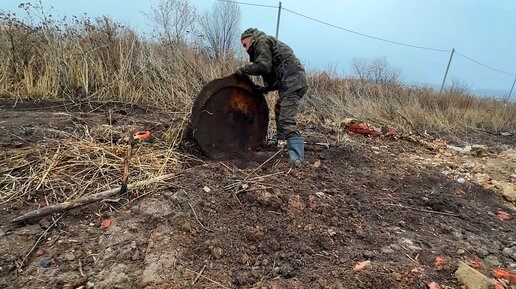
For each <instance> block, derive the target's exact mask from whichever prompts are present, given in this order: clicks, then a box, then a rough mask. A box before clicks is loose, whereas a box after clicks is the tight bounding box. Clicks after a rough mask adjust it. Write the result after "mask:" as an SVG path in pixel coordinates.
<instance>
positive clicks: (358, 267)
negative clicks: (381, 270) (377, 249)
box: [353, 260, 371, 270]
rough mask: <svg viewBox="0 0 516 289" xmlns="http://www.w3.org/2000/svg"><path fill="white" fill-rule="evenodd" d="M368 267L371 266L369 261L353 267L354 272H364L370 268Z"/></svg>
mask: <svg viewBox="0 0 516 289" xmlns="http://www.w3.org/2000/svg"><path fill="white" fill-rule="evenodd" d="M368 266H371V261H369V260H366V261H362V262H358V263H357V264H356V265H355V267H353V270H362V269H364V268H365V267H368Z"/></svg>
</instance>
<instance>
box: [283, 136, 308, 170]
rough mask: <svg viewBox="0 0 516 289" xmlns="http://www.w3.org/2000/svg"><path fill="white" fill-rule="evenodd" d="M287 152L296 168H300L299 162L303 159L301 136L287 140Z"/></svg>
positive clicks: (303, 150)
mask: <svg viewBox="0 0 516 289" xmlns="http://www.w3.org/2000/svg"><path fill="white" fill-rule="evenodd" d="M287 150H288V154H289V155H290V159H291V160H292V161H294V163H295V164H296V166H300V165H301V161H302V160H303V159H304V158H305V139H304V138H303V137H302V136H294V137H290V138H288V139H287Z"/></svg>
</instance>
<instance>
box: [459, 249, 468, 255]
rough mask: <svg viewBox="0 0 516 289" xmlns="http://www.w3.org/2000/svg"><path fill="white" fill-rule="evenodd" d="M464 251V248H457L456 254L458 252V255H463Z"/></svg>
mask: <svg viewBox="0 0 516 289" xmlns="http://www.w3.org/2000/svg"><path fill="white" fill-rule="evenodd" d="M465 253H466V250H464V249H458V250H457V254H459V255H464V254H465Z"/></svg>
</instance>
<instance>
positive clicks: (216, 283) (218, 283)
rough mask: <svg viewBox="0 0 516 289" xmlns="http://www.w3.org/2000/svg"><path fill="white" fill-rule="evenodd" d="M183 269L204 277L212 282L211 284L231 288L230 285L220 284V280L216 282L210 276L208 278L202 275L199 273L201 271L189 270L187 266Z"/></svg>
mask: <svg viewBox="0 0 516 289" xmlns="http://www.w3.org/2000/svg"><path fill="white" fill-rule="evenodd" d="M185 270H186V271H189V272H191V273H195V274H198V275H199V276H200V277H202V278H204V279H206V280H208V281H210V282H211V283H213V284H215V285H219V286H220V287H222V288H226V289H231V287H228V286H225V285H224V284H222V283H220V282H217V281H215V280H213V279H211V278H208V277H206V276H204V275H203V274H201V273H197V272H195V271H193V270H190V269H188V268H185Z"/></svg>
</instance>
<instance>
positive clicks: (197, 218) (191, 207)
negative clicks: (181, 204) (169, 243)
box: [188, 202, 213, 232]
mask: <svg viewBox="0 0 516 289" xmlns="http://www.w3.org/2000/svg"><path fill="white" fill-rule="evenodd" d="M188 205H189V206H190V209H192V212H193V214H194V216H195V219H196V220H197V223H199V225H201V227H203V229H205V230H206V231H209V232H213V231H212V230H210V229H208V228H206V227H205V226H204V225H203V224H202V223H201V221H200V220H199V217H197V213H195V210H194V207H193V206H192V204H191V203H190V202H188Z"/></svg>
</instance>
